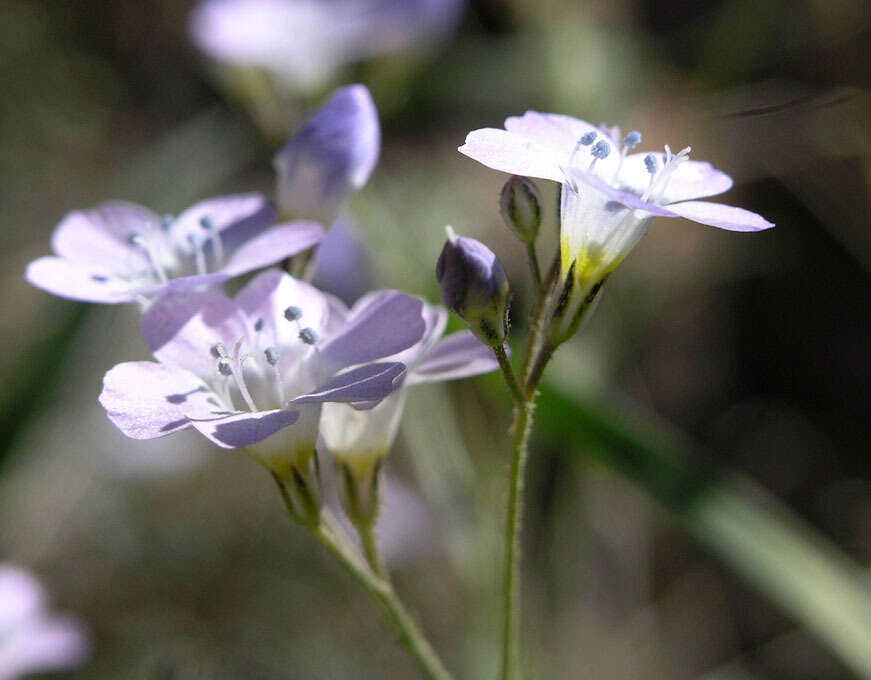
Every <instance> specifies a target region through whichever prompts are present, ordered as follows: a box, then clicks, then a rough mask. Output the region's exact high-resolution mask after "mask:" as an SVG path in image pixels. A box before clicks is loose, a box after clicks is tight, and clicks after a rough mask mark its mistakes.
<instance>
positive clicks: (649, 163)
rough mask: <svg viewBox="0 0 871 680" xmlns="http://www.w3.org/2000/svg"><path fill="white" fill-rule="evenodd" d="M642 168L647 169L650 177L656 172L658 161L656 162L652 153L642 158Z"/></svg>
mask: <svg viewBox="0 0 871 680" xmlns="http://www.w3.org/2000/svg"><path fill="white" fill-rule="evenodd" d="M644 167H645V168H647V172H649V173H650V174H651V175H655V174H656V171H657V170H659V161H658V160H656V156H654V155H653V154H652V153H649V154H647V155H646V156H645V157H644Z"/></svg>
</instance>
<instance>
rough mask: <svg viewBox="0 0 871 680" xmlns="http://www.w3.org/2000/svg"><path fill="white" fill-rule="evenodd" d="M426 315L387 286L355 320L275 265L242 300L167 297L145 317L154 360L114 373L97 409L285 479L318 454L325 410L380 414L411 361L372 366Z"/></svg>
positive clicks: (129, 427)
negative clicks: (200, 438) (253, 462)
mask: <svg viewBox="0 0 871 680" xmlns="http://www.w3.org/2000/svg"><path fill="white" fill-rule="evenodd" d="M422 309H423V304H422V303H421V302H420V301H419V300H417V299H415V298H411V297H409V296H407V295H403V294H402V293H399V292H396V291H385V292H381V293H378V294H377V297H376V299H375V301H374V302H373V303H371V304H366V306H365V309H362V308H356V309H353V310H351V312H350V314H349V313H347V310H346V309H345V308H344V306H343V305H342V303H341V302H339V301H337V300H336V299H335V298H332V297H331V296H328V295H325V294H323V293H321V292H320V291H319V290H317V289H316V288H314V287H312V286H310V285H308V284H306V283H304V282H302V281H298V280H296V279H294V278H292V277H291V276H289V275H288V274H285V273H283V272H280V271H278V270H268V271H266V272H263V273H262V274H260V275H258V276H257V277H255V278H254V279H253V280H252V281H251V282H250V283H249V284H248V285H247V286H245V288H243V289H242V291H240V293H239V294H238V295H237V296H236V298H235V300H231V299H229V298H227V297H224V296H223V295H219V294H217V293H209V292H200V293H190V292H175V293H168V294H167V295H165V296H163V297H162V298H161V299H160V300H159V301H158V302H157V303H155V304H154V305H153V306H152V307H151V308H150V309H149V310H148V312H146V314H145V315H144V316H143V318H142V331H143V336H144V337H145V340H146V342H147V344H148V346H149V347H150V348H151V350H152V352H153V354H154V357H155V358H156V359H157V363H155V362H151V361H137V362H128V363H123V364H119V365H117V366H115V367H114V368H113V369H111V370H110V371H109V372H108V373H107V374H106V376H105V378H104V382H103V392H102V394H101V395H100V403H101V404H102V405H103V407H104V408H105V409H106V411H107V413H108V415H109V418H110V419H111V420H112V422H113V423H115V425H116V426H117V427H118V428H119V429H120V430H121V431H122V432H123V433H124V434H126V435H128V436H130V437H133V438H136V439H151V438H154V437H161V436H164V435H168V434H172V433H173V432H177V431H179V430H183V429H186V428H190V427H193V428H196V429H197V430H199V431H200V432H201V433H202V434H204V435H205V436H206V437H208V438H209V439H211V440H212V441H213V442H214V443H216V444H217V445H218V446H221V447H224V448H236V447H247V448H248V449H249V450H250V451H251V452H252V453H254V455H255V456H257V457H258V459H259V460H260V461H261V462H263V463H264V464H265V465H266V466H267V467H269V468H270V469H271V470H272V471H274V472H275V473H276V474H278V475H280V476H282V477H286V476H288V475H290V474H291V473H292V472H293V471H294V470H297V471H299V470H305V469H306V466H307V465H308V463H309V461H310V460H311V459H312V457H313V455H314V452H315V445H316V442H317V435H318V421H319V419H320V414H321V406H322V404H323V403H325V402H347V403H354V404H357V405H358V407H361V408H371V407H374V406H375V405H377V404H378V403H379V402H380V401H381V400H382V399H383V398H384V397H386V396H387V395H389V394H390V393H391V392H393V390H394V389H396V387H397V386H398V385H399V384H400V383H401V380H402V377H403V375H404V374H405V370H406V368H405V365H404V364H402V363H400V362H398V361H394V360H390V361H387V362H377V363H371V362H375V361H376V360H378V359H381V358H383V357H386V356H391V355H394V354H397V353H398V352H401V351H403V350H405V349H407V348H409V347H411V346H412V345H414V343H416V342H418V341H419V340H420V338H421V336H422V335H423V333H424V330H425V323H424V320H423V316H422Z"/></svg>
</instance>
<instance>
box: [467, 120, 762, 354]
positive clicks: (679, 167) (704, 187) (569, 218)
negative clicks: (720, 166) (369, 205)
mask: <svg viewBox="0 0 871 680" xmlns="http://www.w3.org/2000/svg"><path fill="white" fill-rule="evenodd" d="M640 142H641V134H640V133H638V132H635V131H633V132H630V133H629V134H628V135H626V136H625V137H624V138H623V139H622V140H621V138H620V130H619V128H608V127H605V126H602V127H595V126H593V125H590V124H589V123H586V122H584V121H582V120H578V119H576V118H572V117H570V116H563V115H558V114H544V113H538V112H536V111H527V112H526V114H525V115H523V116H513V117H510V118H507V119H506V120H505V129H504V130H497V129H493V128H485V129H481V130H474V131H473V132H470V133H469V135H468V136H467V137H466V143H465V144H464V145H463V146H461V147H460V148H459V150H460V152H461V153H464V154H465V155H467V156H469V157H470V158H473V159H475V160H477V161H479V162H480V163H483V164H484V165H486V166H487V167H490V168H493V169H495V170H501V171H502V172H508V173H511V174H515V175H525V176H528V177H540V178H542V179H550V180H554V181H556V182H560V183H561V184H562V199H561V200H562V203H561V208H562V211H561V234H560V248H561V256H562V275H563V284H564V285H563V288H562V293H561V295H560V296H559V300H558V302H557V305H556V307H555V308H554V310H553V321H554V323H553V325H552V326H551V328H552V332H553V337H552V338H551V339H552V340H554V341H561V340H563V339H565V337H567V336H569V335H571V333H572V331H573V329H576V328H577V325H578V323H579V321H580V319H581V317H582V316H583V315H584V314H585V312H586V311H588V310H589V309H590V307H591V305H592V304H593V303H594V302H595V300H596V299H597V294H598V291H599V288H600V287H601V284H602V282H603V281H604V279H605V278H607V276H608V275H609V274H610V273H611V272H612V271H613V270H614V269H615V268H616V267H617V266H618V265H619V264H620V263H621V262H622V261H623V260H624V259H625V257H626V256H627V255H628V254H629V251H630V250H631V249H632V248H633V247H634V246H635V244H636V243H638V241H639V240H640V239H641V237H642V236H643V235H644V234H645V232H646V231H647V227H648V226H649V224H650V220H651V219H652V218H653V217H657V216H658V217H685V218H687V219H690V220H693V221H694V222H700V223H702V224H707V225H710V226H714V227H719V228H720V229H728V230H731V231H760V230H763V229H769V228H771V227H773V226H774V224H772V223H771V222H768V221H767V220H765V219H763V218H762V217H760V216H759V215H757V214H756V213H753V212H750V211H748V210H744V209H742V208H736V207H733V206H728V205H722V204H720V203H710V202H704V201H696V200H694V199H697V198H703V197H706V196H714V195H716V194H720V193H723V192H724V191H727V190H728V189H729V188H730V187H731V186H732V180H731V178H730V177H729V176H728V175H726V174H725V173H723V172H720V171H719V170H717V169H716V168H714V167H713V166H712V165H711V164H710V163H703V162H699V161H691V160H689V152H690V147H687V148H685V149H683V150H681V151H680V152H678V153H676V154H675V153H672V152H671V150H670V149H669V147H668V146H666V147H665V153H649V152H643V153H633V154H629V153H628V152H629V151H631V150H632V149H633V148H635V147H636V146H637V145H638V144H640Z"/></svg>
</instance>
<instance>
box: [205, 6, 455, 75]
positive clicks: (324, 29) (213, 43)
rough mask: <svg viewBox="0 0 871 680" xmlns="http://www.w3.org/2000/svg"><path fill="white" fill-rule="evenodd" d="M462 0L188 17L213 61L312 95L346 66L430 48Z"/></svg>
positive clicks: (232, 9) (216, 9)
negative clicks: (261, 72) (260, 72)
mask: <svg viewBox="0 0 871 680" xmlns="http://www.w3.org/2000/svg"><path fill="white" fill-rule="evenodd" d="M462 5H463V2H462V0H331V1H330V2H323V1H322V0H203V1H202V2H200V3H199V5H198V6H197V7H196V9H195V10H194V11H193V12H192V14H191V17H190V25H189V30H190V34H191V38H192V39H193V41H194V43H196V45H197V46H198V47H199V48H200V49H201V50H202V51H203V52H205V53H206V54H208V55H209V56H210V57H212V58H214V59H217V60H219V61H222V62H225V63H228V64H231V65H236V66H243V67H252V66H253V67H261V68H264V69H266V70H268V71H270V72H271V73H273V74H275V75H276V76H278V77H279V78H280V79H281V80H282V81H283V82H284V83H285V84H286V85H287V86H290V87H291V88H294V89H302V90H314V89H317V88H318V87H320V86H322V85H323V84H324V83H326V82H327V81H328V80H330V79H331V78H332V77H333V75H334V74H335V73H336V71H338V70H339V68H341V67H342V66H344V65H345V64H349V63H353V62H357V61H363V60H365V59H369V58H371V57H375V56H378V55H381V54H385V53H389V52H394V51H398V50H403V49H407V48H414V49H416V50H419V49H420V48H421V47H422V46H426V45H427V44H428V43H432V42H433V41H435V40H437V39H438V38H440V37H441V36H443V35H445V34H447V33H448V32H450V31H451V30H452V29H453V28H454V26H455V25H456V23H457V20H458V19H459V16H460V13H461V9H462Z"/></svg>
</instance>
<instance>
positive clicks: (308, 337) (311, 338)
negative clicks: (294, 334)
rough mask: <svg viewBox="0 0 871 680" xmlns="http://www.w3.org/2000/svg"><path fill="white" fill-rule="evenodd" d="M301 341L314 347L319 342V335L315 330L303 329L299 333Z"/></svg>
mask: <svg viewBox="0 0 871 680" xmlns="http://www.w3.org/2000/svg"><path fill="white" fill-rule="evenodd" d="M299 339H300V340H302V341H303V342H304V343H305V344H306V345H314V344H315V343H316V342H317V341H318V334H317V333H316V332H315V330H314V328H303V329H302V330H301V331H300V332H299Z"/></svg>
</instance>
